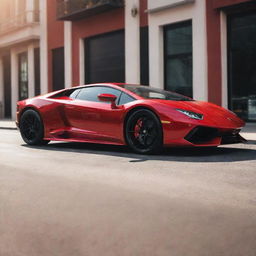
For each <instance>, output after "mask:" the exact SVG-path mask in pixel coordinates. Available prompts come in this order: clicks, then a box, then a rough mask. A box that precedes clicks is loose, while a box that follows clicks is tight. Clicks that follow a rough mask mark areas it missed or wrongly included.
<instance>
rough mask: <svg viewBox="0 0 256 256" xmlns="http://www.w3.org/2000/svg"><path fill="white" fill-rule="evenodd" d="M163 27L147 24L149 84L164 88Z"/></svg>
mask: <svg viewBox="0 0 256 256" xmlns="http://www.w3.org/2000/svg"><path fill="white" fill-rule="evenodd" d="M163 37H164V36H163V27H162V26H157V25H154V26H152V27H151V26H149V46H150V47H149V76H150V77H149V78H150V82H149V84H150V85H151V86H154V87H156V88H160V89H163V88H164V43H163Z"/></svg>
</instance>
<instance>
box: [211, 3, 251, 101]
mask: <svg viewBox="0 0 256 256" xmlns="http://www.w3.org/2000/svg"><path fill="white" fill-rule="evenodd" d="M245 2H251V1H250V0H206V21H207V50H208V100H209V101H210V102H213V103H215V104H218V105H221V99H222V93H221V86H222V74H221V73H222V72H221V71H222V69H221V27H220V26H221V24H220V9H218V8H222V7H228V6H233V5H236V4H241V3H245Z"/></svg>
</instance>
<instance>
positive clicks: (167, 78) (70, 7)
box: [0, 0, 256, 121]
mask: <svg viewBox="0 0 256 256" xmlns="http://www.w3.org/2000/svg"><path fill="white" fill-rule="evenodd" d="M4 1H7V0H4ZM19 1H20V0H19ZM19 1H18V2H19ZM27 1H29V0H27ZM30 1H32V0H30ZM32 2H34V1H32ZM34 5H35V4H34ZM39 9H40V10H41V11H40V29H39V31H40V42H39V39H37V41H36V40H34V39H33V40H29V41H28V42H29V45H30V44H32V43H33V46H34V48H35V47H36V46H39V45H40V51H39V52H40V69H41V79H37V81H38V83H36V84H34V85H33V86H34V87H33V86H32V82H31V83H30V86H29V85H28V88H40V92H41V93H46V92H48V91H52V90H58V89H62V88H65V87H71V86H76V85H79V84H86V83H101V82H127V83H136V84H145V85H148V84H150V85H151V86H154V87H158V88H163V89H168V90H172V91H176V92H178V93H181V94H184V95H187V96H190V97H193V98H195V99H197V100H204V101H210V102H213V103H216V104H218V105H222V106H223V107H226V108H229V109H231V110H233V111H235V112H236V113H237V114H238V115H239V116H241V117H242V118H244V119H245V120H247V121H256V77H255V74H256V72H254V67H255V64H256V63H255V62H256V61H255V60H256V58H255V57H254V56H255V55H256V3H255V1H251V0H158V1H155V0H40V8H39ZM1 40H2V36H1V34H0V42H1ZM15 47H16V46H15ZM19 47H20V45H19ZM30 47H32V46H30ZM0 49H2V46H1V43H0ZM5 49H7V48H5ZM8 49H9V50H8V51H7V50H5V54H6V53H8V52H10V53H8V54H9V55H10V57H9V60H10V61H9V62H10V63H14V62H11V61H14V57H13V60H12V58H11V56H12V54H11V52H14V50H11V48H10V47H9V48H8ZM28 53H29V48H28ZM8 54H6V55H8ZM13 54H14V53H13ZM18 54H19V53H18ZM14 55H15V54H14ZM28 55H29V54H28ZM1 56H2V58H1V65H2V68H1V69H0V77H1V79H2V80H7V78H6V77H8V71H6V70H5V69H6V67H8V65H10V64H8V62H7V61H6V60H5V58H7V57H5V56H4V55H1ZM15 56H18V60H17V57H15V58H16V64H17V63H22V61H23V59H24V58H25V57H24V56H23V57H22V55H17V54H16V55H15ZM33 58H34V59H35V51H34V57H33ZM28 59H29V58H28ZM30 59H32V50H30ZM4 61H5V62H6V63H7V64H6V63H4V64H3V62H4ZM12 65H14V64H12ZM20 66H22V64H20ZM30 66H31V64H30ZM14 67H15V65H14ZM18 68H19V66H17V67H16V71H15V72H16V73H17V72H18V71H17V70H18ZM14 70H15V69H14ZM15 72H14V74H15ZM3 73H4V74H3ZM14 74H13V73H12V75H11V78H12V80H11V88H20V87H22V86H21V85H19V80H18V81H17V75H14ZM33 76H34V78H33ZM35 76H36V75H35V72H34V75H33V72H32V71H31V72H28V77H30V80H29V79H28V80H29V81H32V80H33V81H35ZM18 77H19V76H18ZM32 78H33V79H32ZM15 79H16V80H15ZM20 80H22V79H20ZM29 81H28V84H29ZM13 82H14V84H13ZM0 84H2V87H1V88H2V91H3V88H5V87H7V86H3V84H5V85H7V84H8V83H3V82H0ZM24 87H25V86H24ZM4 90H5V91H4V92H5V93H4V94H1V95H2V99H0V102H2V105H4V106H5V105H6V104H7V103H6V102H9V101H8V90H6V89H4ZM6 91H7V94H6ZM19 91H22V90H20V89H19ZM32 91H34V89H30V92H31V93H29V89H28V95H29V96H32V95H33V93H32ZM37 93H39V89H37V92H36V93H35V94H37ZM6 95H7V96H6ZM10 95H11V98H12V104H11V106H12V107H13V106H15V104H14V102H15V100H16V99H17V98H22V97H24V96H25V95H19V94H18V95H17V92H16V94H15V93H13V92H12V93H11V94H10ZM7 105H8V104H7ZM5 109H6V106H5ZM13 112H15V111H13ZM5 114H6V113H5ZM5 116H6V115H5Z"/></svg>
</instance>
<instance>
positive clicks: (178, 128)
mask: <svg viewBox="0 0 256 256" xmlns="http://www.w3.org/2000/svg"><path fill="white" fill-rule="evenodd" d="M98 85H100V86H106V87H112V88H115V89H118V90H120V91H122V92H125V93H126V94H128V95H130V96H132V97H133V98H134V99H135V100H134V101H132V102H129V103H127V104H124V105H118V106H117V105H115V107H113V105H111V104H106V102H103V101H102V102H91V101H83V100H78V99H72V98H71V97H68V96H61V92H66V91H68V90H72V89H74V88H72V89H65V90H62V91H58V92H54V93H49V94H46V95H44V96H39V97H35V98H32V99H27V100H24V101H20V102H18V105H17V125H18V126H19V121H20V118H21V115H22V113H24V110H26V109H27V108H33V109H34V110H36V111H37V112H38V113H39V114H40V116H41V118H42V121H43V124H44V138H45V139H46V140H55V141H78V142H91V143H103V144H116V145H125V144H126V141H125V137H124V126H125V121H126V117H127V116H128V115H129V113H130V111H133V110H135V109H136V108H146V109H149V110H151V111H152V112H154V113H155V114H156V115H157V117H158V118H159V120H160V121H161V124H162V129H163V136H164V137H163V144H164V146H218V145H220V144H222V142H223V141H222V136H224V134H232V135H234V136H235V135H238V132H239V129H241V128H242V127H243V126H244V124H245V123H244V122H243V121H242V120H241V119H239V118H238V117H237V116H236V115H235V114H234V113H232V112H230V111H229V110H226V109H224V108H222V107H219V106H217V105H214V104H212V103H208V102H200V101H170V100H161V99H145V98H142V97H140V96H138V95H137V94H135V93H132V92H131V91H128V90H126V89H125V88H123V87H120V86H119V85H118V84H98ZM88 86H97V85H86V86H79V87H76V88H83V87H88ZM101 96H102V97H103V96H104V97H105V99H106V98H111V97H112V96H113V95H112V96H111V95H106V94H105V95H101ZM177 109H182V110H188V111H193V112H195V113H198V114H202V115H203V116H204V118H203V120H196V119H192V118H190V117H188V116H186V115H184V114H182V113H180V112H179V111H177ZM200 127H203V128H200ZM194 129H196V130H194ZM197 129H199V130H200V129H204V130H206V131H208V130H209V131H208V132H211V131H212V130H214V131H216V132H217V133H216V135H215V136H210V137H209V139H206V140H203V141H200V140H198V141H195V140H194V139H193V140H192V139H191V140H190V139H188V137H189V136H192V135H193V134H192V132H195V131H197ZM207 129H208V130H207ZM204 132H205V131H204ZM205 136H206V137H207V136H209V134H206V135H205ZM239 138H240V137H239ZM195 139H196V137H195Z"/></svg>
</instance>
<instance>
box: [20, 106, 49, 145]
mask: <svg viewBox="0 0 256 256" xmlns="http://www.w3.org/2000/svg"><path fill="white" fill-rule="evenodd" d="M20 133H21V137H22V138H23V140H24V141H25V142H26V143H27V144H28V145H46V144H48V143H49V141H48V140H44V139H43V138H44V126H43V123H42V121H41V118H40V116H39V114H38V113H37V112H36V111H35V110H32V109H28V110H26V111H25V112H24V113H23V114H22V116H21V119H20Z"/></svg>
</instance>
